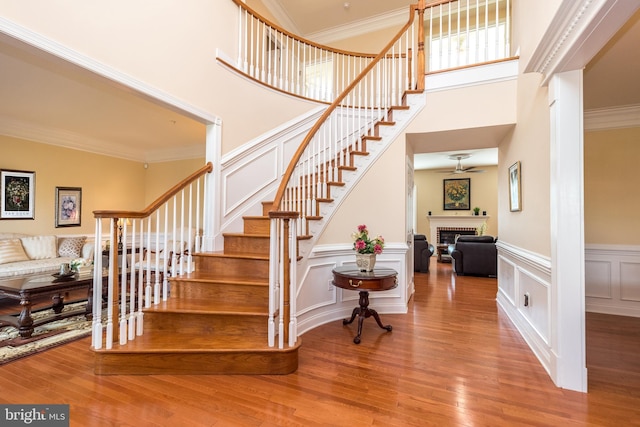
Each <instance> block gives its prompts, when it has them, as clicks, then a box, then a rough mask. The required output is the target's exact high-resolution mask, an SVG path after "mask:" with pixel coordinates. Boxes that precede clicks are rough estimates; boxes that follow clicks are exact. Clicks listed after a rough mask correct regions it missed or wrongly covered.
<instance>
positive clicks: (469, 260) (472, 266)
mask: <svg viewBox="0 0 640 427" xmlns="http://www.w3.org/2000/svg"><path fill="white" fill-rule="evenodd" d="M496 240H497V239H495V238H494V237H493V236H459V237H458V238H457V240H456V242H455V243H454V244H452V245H449V254H450V255H451V264H452V267H453V271H455V273H456V274H457V275H459V276H465V275H473V276H489V277H496V276H497V274H498V250H497V248H496Z"/></svg>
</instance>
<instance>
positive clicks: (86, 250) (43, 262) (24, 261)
mask: <svg viewBox="0 0 640 427" xmlns="http://www.w3.org/2000/svg"><path fill="white" fill-rule="evenodd" d="M93 247H94V243H93V241H92V240H91V241H88V239H87V237H86V236H63V235H61V236H55V235H42V236H31V235H28V234H21V233H0V279H2V278H10V277H14V276H23V275H26V274H38V273H52V274H53V273H55V272H57V271H59V270H60V264H62V263H67V262H71V261H72V260H74V259H78V258H83V259H85V261H86V262H87V263H90V262H92V261H93Z"/></svg>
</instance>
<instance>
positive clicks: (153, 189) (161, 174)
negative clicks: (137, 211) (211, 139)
mask: <svg viewBox="0 0 640 427" xmlns="http://www.w3.org/2000/svg"><path fill="white" fill-rule="evenodd" d="M204 165H205V159H204V158H202V159H190V160H177V161H174V162H159V163H150V164H149V165H148V167H147V169H146V173H145V177H144V179H145V203H144V206H145V207H146V206H148V205H149V204H151V203H152V202H153V201H155V200H156V199H157V198H158V197H159V196H161V195H162V194H164V193H165V192H166V191H167V190H169V189H170V188H171V187H173V186H174V185H176V184H177V183H178V182H180V181H182V180H183V179H184V178H186V177H187V176H189V175H191V174H192V173H193V172H195V171H197V170H198V169H200V168H201V167H203V166H204ZM201 190H204V189H203V188H201Z"/></svg>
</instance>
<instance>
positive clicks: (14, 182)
mask: <svg viewBox="0 0 640 427" xmlns="http://www.w3.org/2000/svg"><path fill="white" fill-rule="evenodd" d="M0 181H1V182H0V198H1V200H0V219H34V218H35V198H36V197H35V193H36V173H35V172H26V171H14V170H2V171H0Z"/></svg>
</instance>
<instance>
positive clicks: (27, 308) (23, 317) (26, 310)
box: [18, 295, 33, 338]
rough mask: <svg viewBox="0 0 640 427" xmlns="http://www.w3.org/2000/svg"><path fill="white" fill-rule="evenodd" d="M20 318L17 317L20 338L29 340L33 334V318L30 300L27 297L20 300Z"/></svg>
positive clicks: (24, 296)
mask: <svg viewBox="0 0 640 427" xmlns="http://www.w3.org/2000/svg"><path fill="white" fill-rule="evenodd" d="M20 305H21V306H22V310H20V316H18V333H19V334H20V336H21V337H22V338H30V337H31V334H33V318H32V317H31V299H30V298H29V296H28V295H23V296H22V297H21V298H20Z"/></svg>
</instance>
